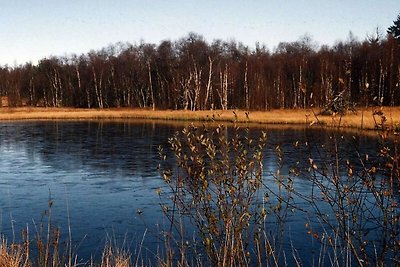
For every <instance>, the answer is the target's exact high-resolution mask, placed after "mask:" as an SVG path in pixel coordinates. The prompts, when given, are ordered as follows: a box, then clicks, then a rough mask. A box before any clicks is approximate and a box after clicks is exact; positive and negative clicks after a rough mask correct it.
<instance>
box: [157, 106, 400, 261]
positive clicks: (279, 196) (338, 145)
mask: <svg viewBox="0 0 400 267" xmlns="http://www.w3.org/2000/svg"><path fill="white" fill-rule="evenodd" d="M392 115H393V114H391V115H386V114H385V113H384V112H383V111H382V110H380V111H379V112H374V113H372V116H373V121H374V124H375V126H374V128H375V129H378V130H379V131H380V137H379V138H380V142H381V144H380V146H379V148H378V151H376V153H377V154H376V157H374V155H367V154H365V155H363V154H361V152H360V150H358V149H357V148H355V150H354V151H353V152H349V151H350V149H349V147H348V146H349V144H351V143H352V141H354V143H357V142H356V141H357V137H356V136H353V137H352V138H353V139H354V140H350V141H349V140H347V142H342V141H343V139H344V137H343V136H342V135H341V134H340V133H339V132H332V135H331V136H330V138H329V140H330V141H328V142H327V143H325V144H322V146H321V147H316V146H317V144H314V143H313V140H308V142H305V143H304V147H303V148H302V149H303V150H304V151H305V153H303V154H302V155H303V156H305V158H300V159H298V161H297V163H298V166H292V167H291V168H290V171H289V173H287V174H283V173H281V172H280V169H281V167H282V165H283V162H284V153H283V151H282V149H281V148H280V147H279V146H276V147H275V151H276V157H277V158H278V163H279V164H278V167H277V170H276V172H275V173H274V174H273V180H274V182H273V183H272V184H269V183H267V181H266V180H265V179H263V165H262V164H263V163H262V162H263V160H264V159H263V155H264V153H263V151H264V148H265V145H266V138H267V135H266V134H265V133H263V134H262V135H261V137H260V139H259V140H253V139H251V138H249V135H248V130H246V129H244V130H241V129H240V127H238V126H237V125H236V126H234V127H233V128H234V130H233V133H231V134H230V133H229V132H228V131H227V130H226V127H224V126H223V125H220V126H218V127H216V128H207V127H205V126H204V127H195V126H189V127H186V128H184V130H183V131H182V132H177V133H176V135H175V136H174V137H172V138H171V139H170V140H169V143H170V146H171V150H172V154H173V155H174V157H175V159H176V164H177V167H176V168H169V167H168V166H164V168H162V170H163V172H162V175H163V178H164V180H165V182H166V184H167V185H168V186H169V188H170V194H171V195H170V201H169V202H164V203H162V207H163V211H164V213H165V215H166V217H167V218H168V219H169V221H170V234H171V235H173V236H174V239H173V240H174V241H175V247H170V249H171V250H172V252H170V253H171V254H174V253H175V255H176V257H175V258H173V257H171V258H170V259H169V263H170V264H169V265H168V266H171V265H175V264H178V265H180V266H189V265H190V264H189V262H190V259H189V255H190V253H189V250H190V248H191V247H193V246H194V245H193V244H191V243H190V242H188V241H187V240H188V239H187V237H186V236H185V233H186V229H187V228H186V227H187V226H188V224H187V223H186V221H185V220H189V222H190V223H191V225H193V226H194V227H195V229H196V231H197V233H198V237H199V239H198V240H194V241H193V242H197V245H200V246H202V250H201V251H203V252H204V253H205V255H206V257H205V258H204V260H203V261H202V262H201V264H198V265H208V264H210V265H213V266H254V265H257V266H268V265H269V266H287V264H288V262H292V264H296V265H297V266H302V265H303V261H304V260H305V259H304V258H301V257H300V256H299V254H298V251H297V248H296V246H293V245H292V251H287V250H286V251H285V250H283V249H282V240H283V239H284V236H285V235H286V234H287V233H285V232H284V231H285V230H284V229H285V224H286V221H287V218H288V216H290V213H291V212H292V211H294V210H297V211H296V212H307V214H305V215H304V217H308V218H312V220H305V221H304V230H305V231H307V232H308V234H309V235H310V240H309V242H310V243H309V244H308V245H309V246H310V247H314V246H315V245H316V246H317V248H318V249H317V250H318V253H317V257H316V259H312V261H311V264H312V266H326V265H330V266H355V265H358V266H386V265H388V264H395V265H397V264H400V261H399V258H400V255H399V253H400V242H399V237H400V233H399V206H398V205H399V203H398V201H399V200H398V195H399V189H398V188H399V183H400V180H399V159H400V157H399V153H398V140H397V139H398V138H397V135H396V134H397V133H396V127H393V124H392V123H390V122H389V120H388V118H390V117H391V116H392ZM315 117H316V120H318V121H321V118H320V117H319V116H318V115H315ZM237 118H238V116H237V114H236V113H234V119H233V120H234V123H235V120H236V119H237ZM331 119H332V121H334V125H335V127H340V125H341V124H342V123H343V118H335V117H331ZM311 125H313V123H311ZM389 136H391V137H390V139H389ZM348 141H349V142H348ZM295 146H298V144H297V142H296V145H295ZM345 151H347V152H345ZM344 152H345V153H344ZM350 153H354V155H353V154H352V155H350ZM321 155H324V156H323V157H321ZM160 156H161V158H163V159H165V158H166V153H164V151H163V149H162V148H161V149H160ZM315 157H320V159H319V160H314V158H315ZM267 160H270V159H267ZM300 177H303V178H306V179H308V180H309V183H310V192H311V193H310V194H308V193H307V194H306V193H304V192H301V191H298V190H297V188H296V182H295V181H296V179H299V178H300ZM260 196H261V197H260ZM294 196H295V197H296V198H298V199H302V200H303V201H305V203H307V205H308V206H309V207H310V209H308V210H302V208H301V207H298V206H296V203H295V202H293V197H294ZM328 210H329V211H328ZM271 217H273V219H272V220H271ZM272 229H273V230H274V231H273V234H271V230H272ZM169 238H170V236H169ZM305 242H306V240H305ZM307 242H308V241H307ZM305 246H307V245H306V243H305ZM176 247H177V248H178V250H177V251H176V250H174V248H176ZM197 247H198V246H197ZM174 260H175V261H174ZM306 262H309V261H307V260H306ZM309 263H310V262H309Z"/></svg>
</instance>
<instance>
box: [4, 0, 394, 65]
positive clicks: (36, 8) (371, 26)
mask: <svg viewBox="0 0 400 267" xmlns="http://www.w3.org/2000/svg"><path fill="white" fill-rule="evenodd" d="M398 14H400V1H399V0H375V1H372V0H330V1H328V0H247V1H244V0H230V1H229V0H213V1H212V0H0V65H3V66H4V65H8V66H17V65H20V64H25V63H26V62H31V63H33V64H37V62H38V60H40V59H43V58H45V57H50V56H70V55H72V54H78V55H80V54H82V53H83V54H85V53H87V52H89V51H90V50H100V49H101V48H103V47H106V46H108V45H110V44H115V43H117V42H129V43H132V44H137V43H140V42H141V41H144V42H147V43H154V44H159V43H160V42H161V41H163V40H171V41H175V40H178V39H180V38H182V37H185V36H187V34H188V33H189V32H195V33H197V34H200V35H202V36H203V37H204V38H205V39H206V40H207V41H208V42H212V41H213V40H215V39H222V40H225V41H231V40H234V41H237V42H242V43H243V44H244V45H247V46H249V47H250V48H254V47H255V44H256V42H259V43H260V44H265V45H266V47H267V48H268V49H270V50H271V51H273V49H274V48H275V47H276V46H277V45H278V44H279V42H293V41H296V40H298V39H299V38H300V37H301V36H304V35H308V36H310V37H311V38H312V40H313V41H314V42H315V43H316V44H318V45H322V44H326V45H334V44H335V42H337V41H339V40H342V41H346V40H347V38H348V36H349V32H350V31H351V32H352V33H353V34H354V36H356V37H357V38H358V39H359V40H360V41H362V40H364V39H365V38H366V36H367V34H372V33H374V32H375V31H376V28H377V27H378V28H379V29H380V30H381V31H382V33H384V34H386V29H387V28H388V27H389V26H391V25H392V24H393V21H394V20H395V19H396V17H397V15H398Z"/></svg>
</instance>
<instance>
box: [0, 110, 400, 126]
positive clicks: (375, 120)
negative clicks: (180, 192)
mask: <svg viewBox="0 0 400 267" xmlns="http://www.w3.org/2000/svg"><path fill="white" fill-rule="evenodd" d="M92 119H109V120H113V119H152V120H167V121H171V120H174V121H194V122H195V121H202V122H221V123H222V122H224V123H232V122H237V123H259V124H297V125H299V124H300V125H314V124H318V125H323V126H326V127H344V128H355V129H364V130H367V129H377V128H378V129H380V128H382V127H383V128H389V129H398V128H399V127H400V107H381V108H372V107H371V108H365V109H357V110H356V111H355V112H348V113H347V114H345V115H340V114H330V115H321V114H320V110H319V109H276V110H271V111H245V110H201V111H188V110H150V109H129V108H118V109H117V108H114V109H78V108H37V107H23V108H0V120H1V121H15V120H92Z"/></svg>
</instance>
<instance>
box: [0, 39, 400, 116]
mask: <svg viewBox="0 0 400 267" xmlns="http://www.w3.org/2000/svg"><path fill="white" fill-rule="evenodd" d="M339 95H340V96H341V97H342V98H343V100H344V101H346V102H348V103H352V104H354V105H357V106H369V105H390V106H395V105H400V45H399V42H398V39H396V38H395V37H394V36H393V35H391V34H388V35H387V36H386V37H382V35H379V34H378V33H377V34H376V35H373V36H369V37H368V38H366V39H365V40H364V41H358V40H356V39H355V38H354V37H352V35H351V34H350V35H349V38H348V39H347V40H346V41H340V42H337V43H336V44H335V45H332V46H326V45H322V46H320V47H317V45H315V44H314V43H313V41H312V40H311V38H309V37H307V36H304V37H301V38H300V39H299V40H298V41H295V42H282V43H280V44H279V45H278V46H277V48H276V49H274V51H273V52H271V51H269V50H268V49H266V47H265V46H263V45H259V44H257V45H256V48H255V49H250V48H249V47H247V46H245V45H243V44H241V43H240V42H235V41H230V42H226V41H222V40H215V41H213V42H207V41H206V40H205V39H204V38H203V37H202V36H201V35H198V34H195V33H189V34H188V35H187V36H186V37H184V38H181V39H179V40H176V41H169V40H167V41H162V42H161V43H160V44H159V45H155V44H150V43H144V42H142V43H140V44H136V45H132V44H129V43H117V44H115V45H110V46H108V47H106V48H103V49H101V50H99V51H90V52H89V53H86V54H82V55H72V56H65V57H49V58H44V59H42V60H40V61H39V62H38V64H37V65H33V64H31V63H26V64H25V65H20V66H16V67H9V66H2V67H0V96H2V97H7V98H8V102H9V103H8V105H9V106H23V105H29V106H44V107H79V108H112V107H132V108H151V109H187V110H205V109H232V108H239V109H247V110H270V109H276V108H307V107H312V106H313V107H325V106H326V105H328V104H329V103H330V102H331V101H332V99H334V98H335V97H337V96H339Z"/></svg>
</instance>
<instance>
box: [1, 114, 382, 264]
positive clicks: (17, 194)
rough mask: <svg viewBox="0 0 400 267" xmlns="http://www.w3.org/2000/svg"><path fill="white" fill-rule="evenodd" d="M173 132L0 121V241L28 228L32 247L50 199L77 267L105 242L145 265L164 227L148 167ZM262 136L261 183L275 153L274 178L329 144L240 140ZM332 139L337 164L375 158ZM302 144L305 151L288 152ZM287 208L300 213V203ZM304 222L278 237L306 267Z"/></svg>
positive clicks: (283, 136)
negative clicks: (138, 253) (264, 144)
mask: <svg viewBox="0 0 400 267" xmlns="http://www.w3.org/2000/svg"><path fill="white" fill-rule="evenodd" d="M210 127H212V126H210ZM182 128H183V124H167V123H159V122H156V121H136V122H135V121H116V122H110V121H77V122H75V121H39V122H5V123H0V172H1V173H0V196H1V197H0V232H1V234H3V235H5V236H6V237H7V239H8V241H9V242H11V241H12V240H15V241H20V240H21V231H22V230H23V229H25V228H27V227H28V229H29V233H30V238H31V239H33V237H34V234H35V225H36V227H38V226H39V225H40V223H41V222H45V223H46V222H47V217H46V216H44V215H45V214H47V213H45V211H46V210H48V202H49V199H51V200H52V203H53V205H52V207H51V218H52V222H53V224H54V225H55V226H58V227H60V229H61V235H62V236H61V239H62V240H66V239H67V238H68V227H69V226H70V227H71V234H72V241H73V244H74V251H75V252H76V253H77V255H78V257H79V258H80V259H81V261H82V262H85V261H87V260H89V259H90V258H91V257H93V258H94V259H99V258H100V257H101V253H102V249H103V248H104V243H105V241H106V239H107V238H110V239H111V240H113V241H115V243H117V244H120V245H121V246H125V247H127V248H129V249H130V251H131V252H134V251H135V250H137V249H138V248H139V247H140V246H141V243H142V242H143V246H142V251H141V253H142V254H143V258H147V259H149V260H150V261H153V260H154V256H155V255H156V254H157V253H158V250H159V249H160V248H162V247H163V246H164V243H163V241H162V240H161V239H160V237H161V234H160V233H161V231H162V229H164V228H165V225H167V223H168V221H167V219H166V218H165V216H164V215H163V213H162V211H161V207H160V199H159V197H158V195H157V191H158V189H160V188H161V189H164V188H165V187H166V185H165V183H164V181H163V179H162V178H161V176H160V172H159V170H158V169H157V166H158V164H159V163H160V159H159V155H158V147H159V146H162V147H164V148H165V150H168V138H169V137H171V136H173V134H174V133H175V132H176V131H179V130H182ZM262 130H264V131H266V132H267V134H268V140H269V141H268V146H267V149H266V151H265V162H264V176H265V179H266V180H267V181H268V179H271V181H272V175H273V173H275V171H276V170H277V168H278V161H277V159H276V155H275V148H276V146H277V145H280V147H281V149H282V151H283V153H284V165H283V167H282V169H281V173H283V174H288V173H289V171H290V170H291V166H294V165H296V164H297V165H299V164H298V163H297V162H298V161H299V160H305V162H308V157H309V154H308V153H315V154H313V155H315V157H314V160H316V161H318V160H320V159H321V158H324V157H325V156H324V154H323V153H321V151H320V150H319V149H318V148H319V147H320V145H321V144H325V143H327V142H329V141H330V140H331V139H330V136H331V132H330V131H328V130H323V129H319V128H315V129H314V128H305V127H281V128H279V127H272V128H271V127H268V126H255V127H252V128H251V129H250V134H251V136H253V137H257V136H259V135H260V134H261V131H262ZM336 134H337V136H338V137H339V138H338V139H339V142H340V143H341V144H342V145H340V151H341V155H342V157H343V158H347V157H348V158H350V159H352V158H351V157H354V151H359V152H360V154H361V155H365V154H369V155H370V157H374V156H376V155H377V147H378V141H377V139H376V138H374V137H368V136H359V137H357V138H353V137H352V134H343V135H341V134H339V133H336ZM310 141H312V142H313V147H312V148H310V149H296V146H295V145H294V144H296V142H298V143H299V144H306V143H307V142H310ZM354 161H357V160H356V159H355V160H354ZM355 164H356V163H355ZM300 165H301V164H300ZM355 168H357V166H355ZM295 184H296V190H299V191H300V192H302V193H304V194H307V193H308V192H309V191H310V188H311V187H310V182H309V180H307V179H304V178H302V177H301V176H299V177H298V178H297V180H296V182H295ZM295 201H296V203H297V205H299V206H300V207H301V208H302V209H304V210H307V209H310V207H309V206H307V203H306V202H304V201H303V200H302V199H301V198H295ZM312 220H313V217H312V216H309V215H304V214H302V215H296V216H290V217H289V219H288V223H287V226H285V229H287V231H288V233H289V234H288V236H290V239H285V240H286V241H285V243H284V247H286V248H287V249H288V250H289V251H288V253H291V252H290V249H291V247H292V245H293V246H295V247H298V253H299V255H300V256H301V257H302V258H304V262H305V264H306V265H308V264H307V261H309V260H310V256H309V254H310V253H315V254H318V245H317V244H315V248H313V247H312V246H310V247H304V240H307V242H308V241H309V240H310V236H309V233H307V229H306V227H305V224H306V223H307V222H309V221H312ZM288 240H289V241H290V242H289V241H288ZM310 244H311V243H310ZM288 262H289V263H290V262H291V261H290V260H289V261H288Z"/></svg>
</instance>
